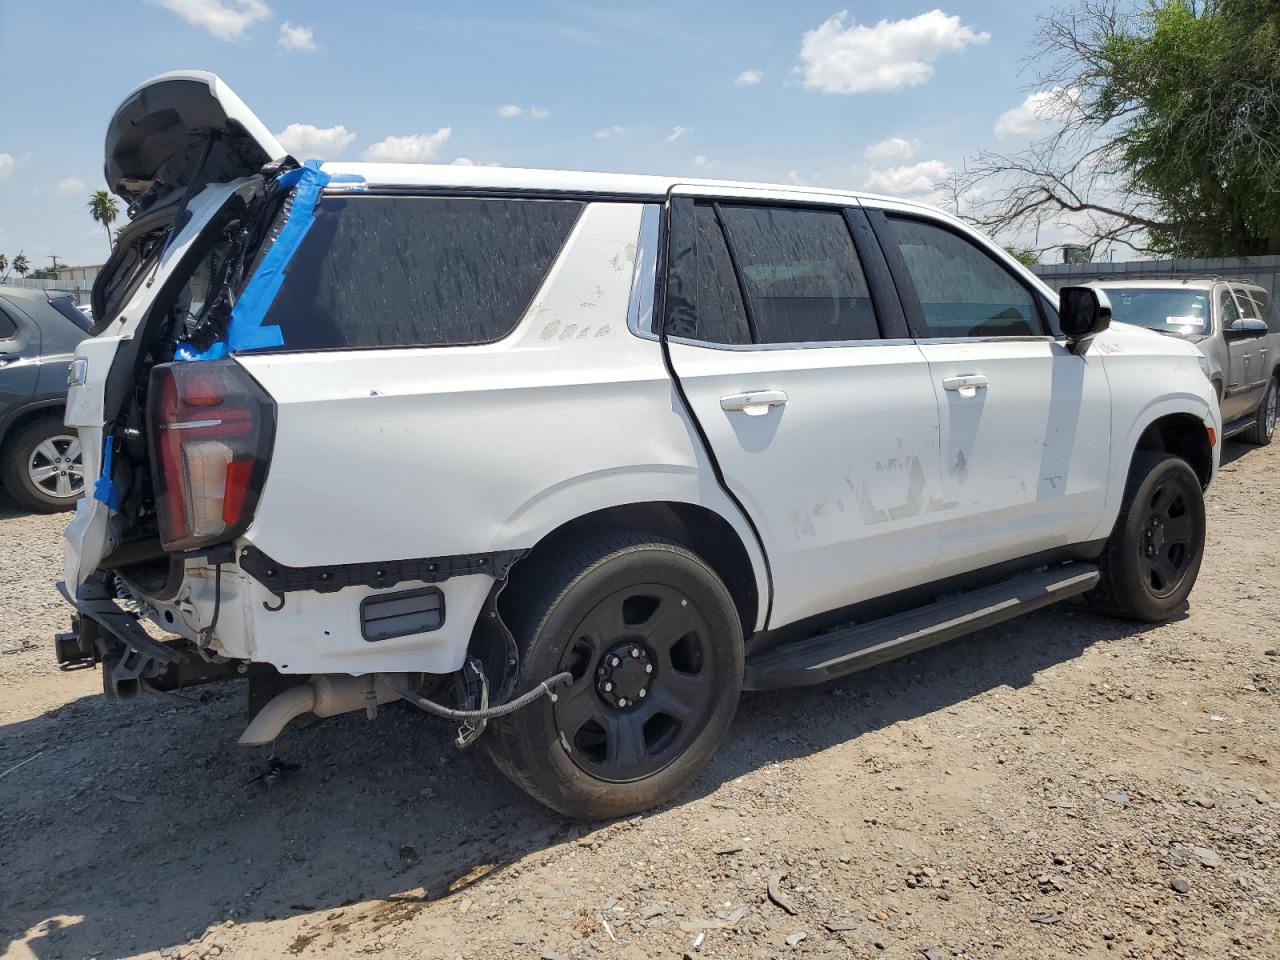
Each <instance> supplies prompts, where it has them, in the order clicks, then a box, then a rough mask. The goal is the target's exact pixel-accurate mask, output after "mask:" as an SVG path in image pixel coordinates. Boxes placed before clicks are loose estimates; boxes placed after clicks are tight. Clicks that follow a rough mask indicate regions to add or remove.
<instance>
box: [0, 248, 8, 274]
mask: <svg viewBox="0 0 1280 960" xmlns="http://www.w3.org/2000/svg"><path fill="white" fill-rule="evenodd" d="M8 269H9V258H8V257H6V256H5V255H4V254H3V253H0V277H3V276H4V275H5V273H4V272H5V271H6V270H8Z"/></svg>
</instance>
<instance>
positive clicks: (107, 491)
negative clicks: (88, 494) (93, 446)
mask: <svg viewBox="0 0 1280 960" xmlns="http://www.w3.org/2000/svg"><path fill="white" fill-rule="evenodd" d="M115 448H116V438H115V437H107V443H106V446H105V447H103V450H102V476H100V477H98V482H97V483H95V484H94V485H93V499H95V500H101V501H102V502H103V503H105V504H106V505H107V506H108V507H109V508H110V509H112V510H119V509H120V490H119V489H118V488H117V487H116V484H115V481H114V480H112V479H111V461H112V459H113V458H114V454H115Z"/></svg>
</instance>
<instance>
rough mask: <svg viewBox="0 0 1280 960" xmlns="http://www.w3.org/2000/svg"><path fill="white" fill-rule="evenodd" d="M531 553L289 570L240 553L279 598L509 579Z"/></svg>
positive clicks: (257, 554) (245, 566)
mask: <svg viewBox="0 0 1280 960" xmlns="http://www.w3.org/2000/svg"><path fill="white" fill-rule="evenodd" d="M528 552H529V551H527V550H499V551H495V552H493V553H472V554H464V555H457V556H451V557H423V558H418V559H412V560H380V561H374V562H371V563H342V564H335V565H333V566H327V567H288V566H285V565H284V564H282V563H277V562H276V561H275V560H272V559H271V558H270V557H269V556H267V555H266V554H265V553H263V552H262V551H261V550H259V549H258V548H256V547H245V548H244V549H242V550H241V551H240V569H241V570H243V571H244V572H245V573H247V574H249V576H251V577H253V578H254V579H255V580H257V581H258V582H259V583H261V584H262V585H263V586H264V587H266V588H267V589H268V590H271V591H272V592H273V593H275V594H277V595H283V594H286V593H296V592H298V591H300V590H314V591H315V592H316V593H336V592H337V591H339V590H343V589H345V588H347V587H357V586H362V587H374V588H376V589H381V588H384V587H394V586H395V585H396V584H398V583H403V582H405V581H409V582H415V581H416V582H421V583H443V582H444V581H446V580H449V579H450V578H452V577H465V576H470V575H472V574H477V573H483V574H486V575H488V576H490V577H493V578H494V579H496V580H504V579H506V576H507V573H508V571H510V569H511V565H512V564H513V563H515V562H516V561H517V560H519V559H520V558H521V557H523V556H524V555H525V554H526V553H528Z"/></svg>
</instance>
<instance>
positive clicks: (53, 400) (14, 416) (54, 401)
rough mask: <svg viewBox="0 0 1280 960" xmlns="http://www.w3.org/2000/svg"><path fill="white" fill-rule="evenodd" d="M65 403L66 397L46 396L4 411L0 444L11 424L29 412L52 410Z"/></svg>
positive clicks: (7, 433) (6, 436)
mask: <svg viewBox="0 0 1280 960" xmlns="http://www.w3.org/2000/svg"><path fill="white" fill-rule="evenodd" d="M66 405H67V398H66V397H46V398H45V399H43V400H32V401H29V402H27V403H24V404H23V405H22V406H20V407H15V408H14V409H12V410H10V411H9V412H8V413H6V414H5V415H4V418H3V419H0V444H3V443H4V442H5V440H6V439H7V438H8V436H9V431H10V430H11V429H12V428H13V425H14V424H15V423H17V422H18V421H20V420H23V419H25V418H26V417H27V416H28V415H29V414H32V413H37V412H39V411H41V410H53V409H55V408H57V407H63V408H65V407H66Z"/></svg>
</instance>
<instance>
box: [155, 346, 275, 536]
mask: <svg viewBox="0 0 1280 960" xmlns="http://www.w3.org/2000/svg"><path fill="white" fill-rule="evenodd" d="M149 404H150V410H149V422H150V427H151V442H152V444H153V447H154V450H153V456H152V458H151V463H152V468H151V469H152V477H153V480H154V482H155V491H156V511H157V513H158V514H159V515H160V540H161V542H162V543H163V544H164V548H165V549H166V550H190V549H192V548H194V547H203V546H209V545H211V544H215V543H224V542H226V541H228V540H232V539H234V538H235V537H237V536H239V535H240V534H241V533H243V532H244V530H245V528H246V527H248V526H249V521H250V520H251V519H252V518H253V511H254V508H255V507H256V506H257V504H258V495H259V494H260V493H261V492H262V484H263V482H264V481H265V480H266V478H267V463H268V460H269V458H270V455H271V444H272V440H273V439H274V435H275V404H274V403H273V402H272V400H271V398H270V397H269V396H267V394H266V393H265V392H264V391H263V389H262V388H261V387H260V386H258V384H257V382H256V381H255V380H254V379H253V378H252V377H251V376H249V374H248V373H247V372H246V371H245V369H244V368H243V367H241V366H240V365H239V364H238V363H236V362H235V361H234V360H209V361H200V362H194V363H167V364H160V365H157V366H155V367H153V368H152V370H151V388H150V400H149Z"/></svg>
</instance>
